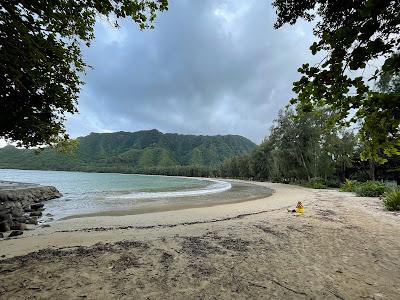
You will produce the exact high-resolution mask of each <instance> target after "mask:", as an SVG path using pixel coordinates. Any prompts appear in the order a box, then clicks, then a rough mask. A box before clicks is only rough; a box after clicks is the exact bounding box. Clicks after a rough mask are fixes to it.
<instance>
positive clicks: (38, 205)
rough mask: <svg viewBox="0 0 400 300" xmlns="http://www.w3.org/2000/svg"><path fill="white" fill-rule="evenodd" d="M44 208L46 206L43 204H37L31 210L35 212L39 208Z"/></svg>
mask: <svg viewBox="0 0 400 300" xmlns="http://www.w3.org/2000/svg"><path fill="white" fill-rule="evenodd" d="M43 206H44V204H43V203H35V204H32V205H31V208H32V209H33V210H38V209H39V208H42V207H43Z"/></svg>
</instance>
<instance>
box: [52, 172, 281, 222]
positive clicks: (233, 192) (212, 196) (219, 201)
mask: <svg viewBox="0 0 400 300" xmlns="http://www.w3.org/2000/svg"><path fill="white" fill-rule="evenodd" d="M218 181H220V182H222V180H219V179H218ZM224 182H227V183H229V184H230V185H231V187H230V188H229V189H228V190H225V191H222V192H219V193H207V194H200V195H198V194H196V195H190V196H185V195H181V196H172V197H166V198H155V199H153V198H146V199H144V201H143V202H145V203H149V204H150V205H151V202H152V201H153V200H162V203H157V205H156V206H150V207H146V206H144V207H139V208H136V207H132V208H125V209H115V210H105V211H98V212H93V213H85V214H77V215H71V216H67V217H63V218H60V219H58V220H60V221H62V220H69V219H76V218H86V217H107V216H109V217H118V216H130V215H141V214H151V213H160V212H171V211H179V210H185V209H195V208H207V207H214V206H220V205H226V204H235V203H242V202H247V201H254V200H257V199H264V198H268V197H270V196H271V195H272V194H273V193H274V191H273V190H272V189H270V188H267V187H263V186H260V185H257V184H250V183H244V182H237V181H233V180H225V181H224ZM139 201H140V200H139Z"/></svg>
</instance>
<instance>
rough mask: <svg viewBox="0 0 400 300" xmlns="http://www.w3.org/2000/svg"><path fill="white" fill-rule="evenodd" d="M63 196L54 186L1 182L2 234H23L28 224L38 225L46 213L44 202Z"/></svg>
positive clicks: (0, 227) (0, 209) (0, 229)
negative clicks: (11, 231) (38, 220)
mask: <svg viewBox="0 0 400 300" xmlns="http://www.w3.org/2000/svg"><path fill="white" fill-rule="evenodd" d="M61 196H62V195H61V194H60V192H59V191H58V190H57V189H56V188H55V187H53V186H40V185H33V184H25V183H11V182H2V181H0V232H5V231H9V230H15V231H21V232H22V230H25V229H26V224H35V225H37V219H38V217H41V216H42V214H43V213H42V211H44V203H42V202H43V201H46V200H50V199H54V198H59V197H61ZM13 232H14V231H13ZM14 234H16V233H14Z"/></svg>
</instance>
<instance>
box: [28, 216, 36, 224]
mask: <svg viewBox="0 0 400 300" xmlns="http://www.w3.org/2000/svg"><path fill="white" fill-rule="evenodd" d="M25 223H26V224H33V225H37V223H38V221H37V218H36V217H31V218H29V219H27V220H26V222H25Z"/></svg>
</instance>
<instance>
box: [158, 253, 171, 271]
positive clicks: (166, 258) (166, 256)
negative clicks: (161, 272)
mask: <svg viewBox="0 0 400 300" xmlns="http://www.w3.org/2000/svg"><path fill="white" fill-rule="evenodd" d="M173 261H174V256H173V255H172V254H170V253H168V252H163V253H162V255H161V258H160V263H161V264H162V265H163V266H164V268H165V269H168V268H169V266H170V265H171V263H172V262H173Z"/></svg>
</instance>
